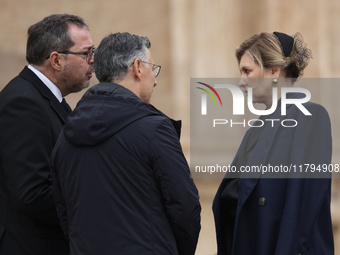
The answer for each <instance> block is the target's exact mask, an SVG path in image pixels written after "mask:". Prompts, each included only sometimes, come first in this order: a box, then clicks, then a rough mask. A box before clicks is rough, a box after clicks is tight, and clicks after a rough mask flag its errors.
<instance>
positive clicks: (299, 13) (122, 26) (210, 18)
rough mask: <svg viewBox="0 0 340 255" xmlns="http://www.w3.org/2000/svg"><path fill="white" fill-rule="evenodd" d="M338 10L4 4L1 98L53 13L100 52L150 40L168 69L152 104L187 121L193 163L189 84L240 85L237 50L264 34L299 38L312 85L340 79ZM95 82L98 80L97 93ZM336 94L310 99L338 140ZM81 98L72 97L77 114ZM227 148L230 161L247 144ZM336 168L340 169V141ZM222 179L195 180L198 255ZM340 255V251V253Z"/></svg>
mask: <svg viewBox="0 0 340 255" xmlns="http://www.w3.org/2000/svg"><path fill="white" fill-rule="evenodd" d="M339 12H340V2H339V1H336V0H286V1H272V0H255V1H254V0H210V1H208V0H143V1H141V0H96V1H93V0H91V1H90V0H59V1H51V0H0V42H1V47H0V74H1V75H0V90H1V89H2V88H3V87H4V86H5V85H6V84H7V83H8V82H9V80H10V79H11V78H13V77H14V76H16V75H17V74H18V73H19V72H20V71H21V70H22V68H23V66H24V65H26V61H25V47H26V33H27V28H28V27H29V26H30V25H31V24H33V23H35V22H37V21H39V20H41V19H42V18H43V17H45V16H47V15H50V14H52V13H72V14H76V15H79V16H81V17H83V18H84V19H85V21H86V22H87V23H88V25H89V26H90V32H91V36H92V39H93V41H94V43H95V45H98V44H99V43H100V41H101V39H102V38H103V37H104V36H105V35H107V34H109V33H111V32H112V33H115V32H130V33H135V34H139V35H144V36H147V37H149V39H150V40H151V42H152V47H151V51H152V54H153V58H154V61H155V63H156V64H159V65H162V71H161V74H160V76H159V77H158V78H157V80H158V86H157V87H156V89H155V90H154V94H153V98H152V103H153V104H154V105H155V106H156V107H157V108H159V109H160V110H162V111H163V112H164V113H166V114H167V115H169V116H171V117H172V118H175V119H182V120H183V132H182V138H181V141H182V146H183V150H184V152H185V155H186V157H187V158H188V160H190V155H189V148H190V132H189V131H190V121H189V120H190V92H189V83H190V78H191V77H195V78H225V77H228V78H235V77H236V78H237V77H238V75H239V71H238V68H237V63H236V60H235V58H234V50H235V48H236V46H238V45H239V44H240V43H241V42H242V41H243V40H244V39H246V38H248V37H250V36H251V35H253V34H255V33H260V32H262V31H266V32H273V31H281V32H285V33H287V34H294V33H296V32H301V34H302V35H303V37H304V40H305V42H306V43H307V44H308V46H309V48H311V49H312V51H313V57H314V58H313V59H312V61H311V63H310V65H309V67H308V68H307V69H306V71H305V77H309V78H338V77H340V43H339V42H340V33H339V28H340V26H339V24H340V15H339ZM96 83H97V80H96V79H95V78H94V79H93V80H92V85H94V84H96ZM337 92H340V88H334V90H333V91H330V92H324V91H322V90H320V89H319V90H317V91H312V94H313V95H316V97H317V98H316V99H317V101H319V102H320V103H321V104H325V105H327V106H329V107H330V108H331V109H330V110H329V111H330V115H331V119H332V127H333V132H336V130H338V129H339V125H340V120H339V114H338V113H337V109H338V107H339V106H340V105H339V103H338V101H339V100H337V94H339V93H337ZM83 93H84V91H83V92H80V93H78V94H73V95H69V96H68V97H67V100H68V102H69V103H70V105H71V106H72V107H75V105H76V103H77V102H78V100H79V99H80V98H81V96H82V95H83ZM242 135H243V134H241V133H235V135H234V136H233V137H231V138H230V140H229V141H228V142H229V143H230V153H229V155H226V157H227V158H232V157H233V156H234V154H235V152H236V149H237V147H238V146H239V143H240V141H241V139H242ZM333 137H334V141H333V142H334V160H335V162H336V163H339V162H340V161H339V160H338V159H339V150H340V145H339V136H338V135H337V133H334V134H333ZM220 181H221V180H220V179H209V180H208V179H196V180H195V182H196V184H197V186H198V189H199V191H200V195H201V202H202V207H203V211H202V231H201V236H200V240H199V244H198V249H197V254H199V255H200V254H202V255H203V254H204V255H207V254H215V253H216V244H215V234H214V223H213V218H212V213H211V202H212V199H213V196H214V194H215V192H216V190H217V187H218V185H219V183H220ZM339 189H340V187H339V184H338V181H336V180H335V181H334V185H333V198H332V199H333V200H332V213H333V223H334V232H335V242H336V247H338V246H340V234H339V233H338V232H339V226H340V211H339V205H338V204H339V203H340V202H339V200H340V197H339V194H340V191H339ZM337 254H340V247H339V248H338V249H337Z"/></svg>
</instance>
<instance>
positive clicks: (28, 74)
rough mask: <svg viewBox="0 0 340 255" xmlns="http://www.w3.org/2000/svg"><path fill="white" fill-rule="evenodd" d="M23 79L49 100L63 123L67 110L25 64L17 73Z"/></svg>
mask: <svg viewBox="0 0 340 255" xmlns="http://www.w3.org/2000/svg"><path fill="white" fill-rule="evenodd" d="M19 75H20V76H21V77H22V78H23V79H25V80H27V81H29V82H30V83H31V84H32V85H33V86H34V87H35V88H36V89H37V90H38V91H39V92H40V94H41V95H42V96H43V97H44V98H45V99H46V100H48V101H49V104H50V106H51V108H52V109H53V110H54V111H55V113H56V114H57V115H58V116H59V118H60V119H61V120H62V122H63V123H65V122H66V119H67V116H68V112H67V110H66V109H65V108H64V107H63V106H62V104H61V103H60V102H59V101H58V99H57V98H56V97H55V96H54V95H53V93H52V92H51V91H50V89H49V88H48V87H47V86H46V85H45V84H44V83H43V82H42V81H41V80H40V79H39V77H38V76H36V75H35V73H34V72H33V71H32V70H30V69H29V68H28V67H27V66H26V67H25V68H24V69H23V70H22V71H21V73H20V74H19Z"/></svg>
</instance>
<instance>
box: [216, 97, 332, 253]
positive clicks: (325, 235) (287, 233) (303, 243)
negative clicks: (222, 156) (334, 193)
mask: <svg viewBox="0 0 340 255" xmlns="http://www.w3.org/2000/svg"><path fill="white" fill-rule="evenodd" d="M298 97H299V94H293V96H292V98H298ZM304 106H305V107H306V109H307V110H308V111H309V112H311V114H312V116H305V115H304V114H302V112H301V111H300V110H299V109H298V108H297V107H296V106H294V105H288V107H287V115H286V116H282V115H281V112H280V107H278V109H277V110H276V111H275V112H274V113H273V115H272V117H271V119H278V120H280V122H281V121H282V120H283V119H294V120H297V122H298V125H297V126H296V127H282V126H281V125H280V124H277V123H280V122H279V121H277V122H276V125H274V127H272V126H271V123H270V124H267V125H266V126H265V127H264V130H263V132H262V134H261V136H260V137H259V140H258V142H257V144H256V146H255V148H254V150H253V152H252V154H251V155H250V158H249V160H248V162H247V166H261V165H263V166H269V165H271V166H280V165H282V166H288V167H290V166H292V168H291V169H294V166H295V167H297V170H298V171H297V172H299V169H300V168H299V166H300V165H302V166H303V165H304V164H314V165H315V166H322V165H323V164H325V165H327V166H330V164H331V157H332V135H331V126H330V119H329V116H328V113H327V111H326V110H325V109H324V108H323V107H322V106H320V105H318V104H314V103H310V102H308V103H305V104H304ZM290 125H292V123H290ZM249 132H250V130H248V131H247V133H246V135H245V137H247V136H248V133H249ZM245 140H246V139H244V140H243V142H242V144H241V146H240V149H239V151H238V153H237V154H236V156H235V159H234V161H233V163H232V164H235V162H236V160H237V158H238V157H239V152H240V151H241V148H242V146H245ZM305 170H306V169H305V168H303V170H302V172H303V173H301V174H300V173H296V174H289V175H288V174H287V176H289V177H291V178H282V177H283V176H284V175H280V176H281V178H278V179H272V178H263V176H261V173H256V174H253V175H252V176H251V177H252V178H241V179H240V183H239V196H238V205H237V211H236V220H235V229H234V237H233V238H234V239H233V253H232V254H233V255H234V254H235V255H236V254H237V255H248V254H253V255H287V254H296V255H298V254H302V255H304V254H308V255H331V254H334V247H333V246H334V244H333V231H332V221H331V213H330V200H331V179H330V178H329V177H330V176H331V175H330V174H329V173H319V172H318V171H316V172H314V173H309V174H307V175H306V174H305V173H304V172H305ZM291 173H293V171H292V172H291ZM276 176H279V175H278V174H276ZM226 177H227V176H226ZM244 177H250V175H249V174H246V175H244ZM298 177H308V178H298ZM314 177H318V178H314ZM319 177H320V178H319ZM321 177H322V178H321ZM327 177H328V178H327ZM226 183H227V179H224V180H223V181H222V183H221V185H220V188H219V189H218V191H217V194H216V196H215V199H214V203H213V211H214V216H215V224H216V234H217V246H218V254H219V255H224V254H228V253H227V250H228V249H229V248H230V247H228V246H227V242H226V241H225V240H226V239H227V235H228V232H227V231H226V230H227V229H228V228H230V224H231V223H230V222H229V223H228V220H227V218H226V215H227V213H226V210H228V205H225V204H223V203H222V200H221V192H222V190H223V189H224V187H225V185H226Z"/></svg>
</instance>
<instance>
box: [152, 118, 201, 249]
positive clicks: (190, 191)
mask: <svg viewBox="0 0 340 255" xmlns="http://www.w3.org/2000/svg"><path fill="white" fill-rule="evenodd" d="M151 147H152V156H153V168H154V171H155V176H156V178H157V181H158V182H159V185H160V187H161V192H162V196H163V200H164V204H165V210H166V214H167V216H168V218H169V221H170V224H171V226H172V229H173V232H174V235H175V238H176V243H177V249H178V254H180V255H190V254H194V253H195V250H196V245H197V241H198V236H199V232H200V228H201V226H200V212H201V206H200V203H199V196H198V191H197V189H196V186H195V184H194V182H193V180H192V178H191V177H190V170H189V167H188V164H187V162H186V159H185V157H184V155H183V152H182V148H181V145H180V142H179V138H178V135H177V133H176V131H175V129H174V127H173V125H172V123H171V121H170V120H168V119H167V120H164V121H162V122H161V124H160V125H159V126H158V128H157V130H156V134H155V136H154V137H153V140H152V143H151Z"/></svg>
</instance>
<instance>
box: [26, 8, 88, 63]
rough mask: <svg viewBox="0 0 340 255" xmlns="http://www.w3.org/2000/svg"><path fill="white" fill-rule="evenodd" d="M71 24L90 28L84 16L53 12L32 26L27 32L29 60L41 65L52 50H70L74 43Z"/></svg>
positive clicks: (27, 56)
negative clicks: (70, 32)
mask: <svg viewBox="0 0 340 255" xmlns="http://www.w3.org/2000/svg"><path fill="white" fill-rule="evenodd" d="M69 24H75V25H77V26H78V27H80V28H86V29H89V28H88V26H87V25H86V23H85V22H84V20H83V19H82V18H80V17H78V16H75V15H70V14H53V15H50V16H48V17H46V18H44V19H43V20H41V21H39V22H38V23H36V24H34V25H32V26H30V27H29V29H28V32H27V34H28V38H27V47H26V60H27V62H28V63H30V64H35V65H38V66H39V65H42V64H43V63H44V61H45V59H46V57H48V55H49V54H50V53H51V52H53V51H67V50H69V49H70V48H71V47H72V46H73V45H74V42H73V41H72V39H71V38H70V36H69V33H68V28H69Z"/></svg>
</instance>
